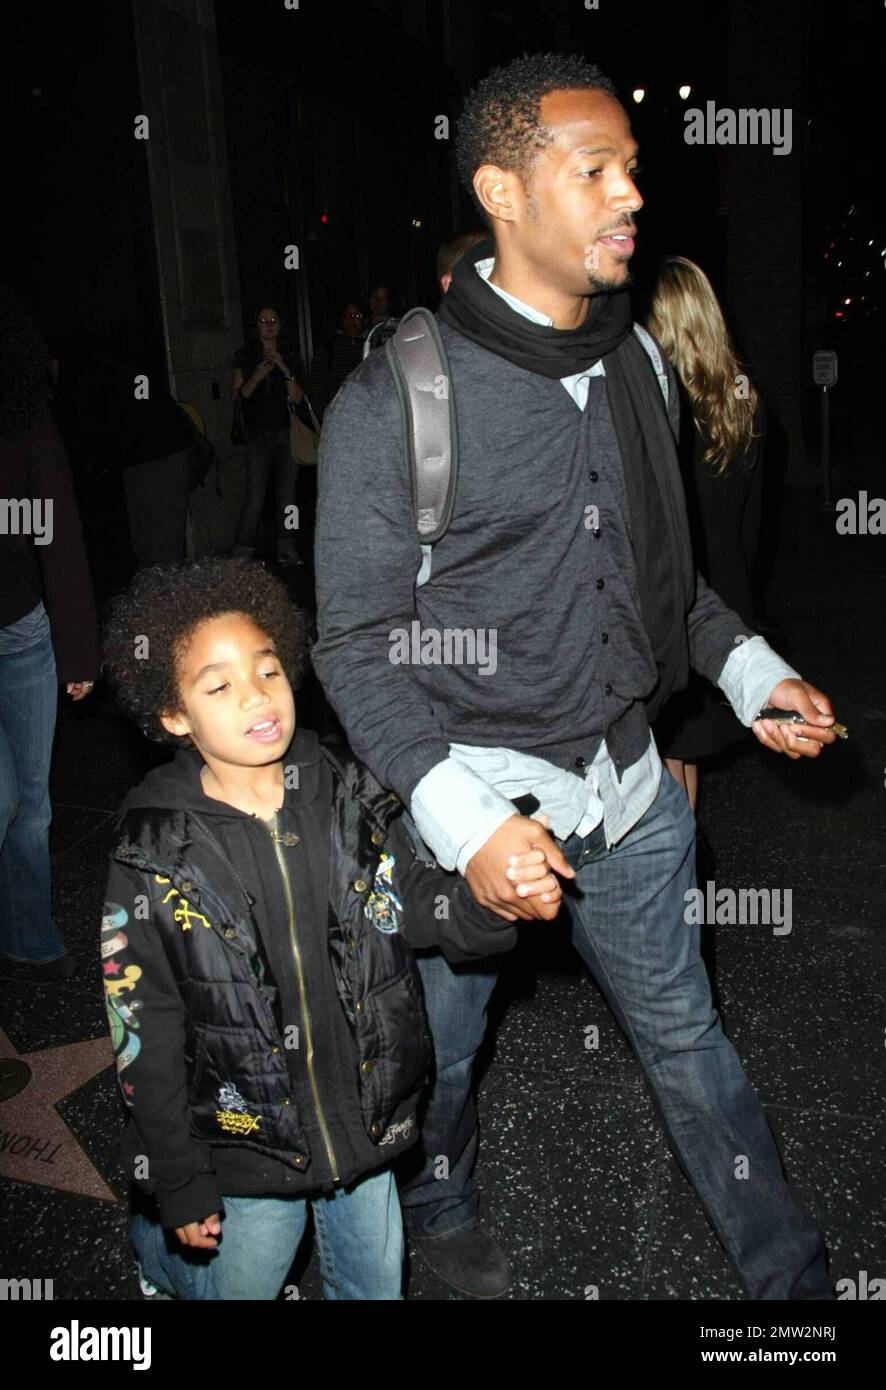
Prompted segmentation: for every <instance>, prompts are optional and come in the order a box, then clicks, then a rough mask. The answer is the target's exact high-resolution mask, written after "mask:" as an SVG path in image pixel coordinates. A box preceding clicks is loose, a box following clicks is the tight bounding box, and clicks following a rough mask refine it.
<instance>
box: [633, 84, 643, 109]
mask: <svg viewBox="0 0 886 1390" xmlns="http://www.w3.org/2000/svg"><path fill="white" fill-rule="evenodd" d="M645 95H646V88H645V87H635V88H634V90H633V91H632V92H631V96H632V97H633V98H634V101H635V102H636V103H637V105H638V106H639V104H640V102H641V101H642V100H643V98H644V97H645Z"/></svg>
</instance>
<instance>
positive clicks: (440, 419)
mask: <svg viewBox="0 0 886 1390" xmlns="http://www.w3.org/2000/svg"><path fill="white" fill-rule="evenodd" d="M385 351H386V353H387V354H388V360H389V362H390V364H391V370H392V372H393V374H394V381H395V382H396V383H397V392H398V394H399V396H400V406H401V409H402V411H403V427H404V434H405V438H406V449H407V454H408V457H409V471H410V474H411V477H412V495H413V498H414V502H415V524H416V527H417V529H418V538H419V540H420V541H421V543H422V545H423V546H430V545H434V543H435V542H436V541H438V540H440V538H441V536H443V535H445V533H446V530H447V528H448V526H449V521H450V518H451V516H452V508H453V504H454V502H455V488H456V484H457V481H458V432H457V429H456V423H455V404H454V402H453V399H452V391H451V383H450V377H449V363H448V361H447V359H446V349H445V348H444V347H443V342H442V340H441V338H440V330H439V329H438V327H437V320H436V318H435V317H434V315H433V314H432V313H431V311H430V309H421V308H419V309H410V310H409V312H408V313H406V314H404V315H403V317H402V319H401V320H400V323H399V325H398V327H397V331H396V333H395V334H394V335H393V337H392V338H389V339H388V341H387V343H386V344H385Z"/></svg>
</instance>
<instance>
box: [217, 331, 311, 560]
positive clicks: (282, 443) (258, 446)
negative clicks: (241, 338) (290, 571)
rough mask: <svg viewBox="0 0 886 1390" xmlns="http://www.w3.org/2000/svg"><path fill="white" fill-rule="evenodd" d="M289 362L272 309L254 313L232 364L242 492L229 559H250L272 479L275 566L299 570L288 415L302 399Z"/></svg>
mask: <svg viewBox="0 0 886 1390" xmlns="http://www.w3.org/2000/svg"><path fill="white" fill-rule="evenodd" d="M290 360H294V359H292V358H291V355H290V348H289V345H288V343H287V341H286V338H285V335H284V333H283V322H282V319H281V317H280V315H279V313H278V312H277V310H276V309H271V308H267V307H266V308H264V309H259V311H258V314H257V315H256V322H255V332H254V333H253V335H252V337H251V338H250V339H249V341H248V342H247V343H246V345H245V346H244V347H242V348H241V349H240V351H239V352H238V353H237V355H236V356H235V358H234V363H233V367H234V376H233V382H232V386H233V393H234V407H235V410H237V409H239V410H240V411H241V414H242V423H243V430H244V434H245V438H246V492H245V493H244V496H243V505H242V507H241V509H240V520H239V522H238V524H237V540H236V544H235V546H234V554H235V555H242V556H249V555H252V554H253V552H254V550H255V546H256V540H257V537H258V528H259V522H260V521H261V514H262V509H263V507H264V504H265V496H266V494H267V490H268V484H269V483H270V481H271V478H272V477H273V479H274V531H275V536H276V547H277V549H276V558H277V563H278V564H280V565H300V564H301V563H302V560H301V557H300V555H299V553H298V547H297V544H296V536H297V516H298V513H297V512H295V511H294V510H293V508H294V506H295V485H296V482H297V480H298V464H297V463H296V462H295V459H294V458H293V457H292V451H291V449H290V439H289V411H290V402H291V403H292V407H293V408H295V407H296V406H298V405H299V404H300V403H301V402H302V400H303V398H304V388H303V386H302V383H301V381H300V380H299V378H298V373H297V372H296V371H295V370H294V369H293V368H292V367H291V366H290V365H289V363H290Z"/></svg>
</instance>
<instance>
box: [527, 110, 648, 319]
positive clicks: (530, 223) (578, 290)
mask: <svg viewBox="0 0 886 1390" xmlns="http://www.w3.org/2000/svg"><path fill="white" fill-rule="evenodd" d="M541 120H542V123H543V124H544V125H545V126H546V127H547V128H548V129H549V130H550V131H551V133H552V135H553V137H554V138H553V140H552V142H551V143H550V144H549V145H547V146H545V148H544V149H543V150H542V151H541V152H540V153H539V154H538V156H537V157H536V161H535V164H534V165H533V167H532V170H531V172H530V174H529V177H528V179H527V180H526V182H525V184H524V183H523V182H522V181H521V184H520V189H521V191H522V194H523V196H522V197H520V196H519V193H518V196H517V199H516V204H515V210H516V216H515V219H514V223H513V226H514V232H515V234H516V245H517V246H518V247H519V249H520V250H521V252H522V254H523V255H524V256H526V257H527V259H528V260H529V261H530V262H532V263H534V264H535V265H536V266H537V267H538V269H539V270H540V271H541V272H542V273H543V274H544V276H545V278H546V279H548V280H552V281H553V282H554V283H555V284H557V285H558V286H559V287H560V288H561V289H563V290H564V291H565V292H566V293H569V294H587V293H588V291H589V290H613V289H620V288H621V287H622V286H623V285H628V284H630V280H631V277H630V270H629V266H630V260H631V256H632V255H633V252H634V235H633V234H634V233H635V232H636V225H635V220H634V214H635V213H636V212H638V211H639V209H640V208H641V207H642V206H643V199H642V198H641V196H640V193H639V190H638V189H637V187H636V185H635V183H634V181H633V174H635V173H636V172H637V168H638V164H637V144H636V142H635V140H634V139H633V137H632V135H631V127H630V123H629V121H628V117H627V113H626V112H625V110H624V107H623V106H621V104H620V103H619V102H617V101H616V100H615V98H614V97H611V96H609V94H608V93H607V92H601V91H595V90H582V91H564V92H551V93H550V95H548V96H546V97H543V98H542V101H541Z"/></svg>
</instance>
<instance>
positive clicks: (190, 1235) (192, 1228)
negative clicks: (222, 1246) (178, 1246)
mask: <svg viewBox="0 0 886 1390" xmlns="http://www.w3.org/2000/svg"><path fill="white" fill-rule="evenodd" d="M175 1234H176V1235H177V1236H178V1238H179V1240H180V1241H181V1243H182V1245H191V1246H193V1247H194V1248H195V1249H197V1250H214V1249H215V1247H216V1246H217V1245H218V1241H217V1240H215V1239H214V1237H215V1236H219V1235H221V1221H220V1220H219V1215H218V1212H217V1211H214V1212H213V1213H212V1215H211V1216H207V1217H204V1219H203V1220H202V1221H189V1222H188V1224H187V1226H176V1228H175Z"/></svg>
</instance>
